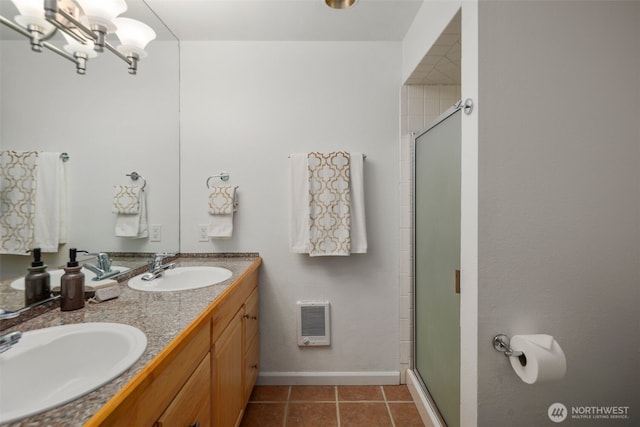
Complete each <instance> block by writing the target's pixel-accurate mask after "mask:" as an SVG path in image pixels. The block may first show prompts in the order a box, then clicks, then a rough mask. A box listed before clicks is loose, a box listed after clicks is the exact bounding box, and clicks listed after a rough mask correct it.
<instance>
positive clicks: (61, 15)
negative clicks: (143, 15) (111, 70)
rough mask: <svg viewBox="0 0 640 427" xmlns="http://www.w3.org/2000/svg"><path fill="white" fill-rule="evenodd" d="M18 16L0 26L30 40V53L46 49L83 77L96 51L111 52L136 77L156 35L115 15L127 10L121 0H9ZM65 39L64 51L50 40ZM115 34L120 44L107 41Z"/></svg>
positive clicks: (3, 21) (141, 25) (133, 21)
mask: <svg viewBox="0 0 640 427" xmlns="http://www.w3.org/2000/svg"><path fill="white" fill-rule="evenodd" d="M11 1H12V2H13V4H14V5H15V6H16V8H17V9H18V12H19V13H20V14H19V15H18V16H16V17H15V22H16V23H15V24H14V23H13V22H12V21H10V20H9V19H7V18H5V17H3V16H0V23H2V24H4V25H6V26H7V27H9V28H11V29H12V30H14V31H16V32H18V33H20V34H22V35H23V36H25V37H27V38H29V39H30V41H31V50H33V51H34V52H41V51H42V48H43V47H45V48H47V49H49V50H51V51H52V52H54V53H57V54H58V55H60V56H62V57H63V58H66V59H68V60H69V61H71V62H73V63H75V64H76V72H77V73H78V74H85V72H86V66H87V60H88V59H89V58H94V57H95V56H97V54H98V52H104V50H105V48H106V50H109V51H111V53H113V54H114V55H116V56H117V57H118V58H120V59H122V60H123V61H124V62H126V63H127V65H128V68H129V74H136V73H137V70H138V61H139V60H140V58H144V57H146V56H147V53H146V52H145V50H144V48H145V47H146V45H147V44H148V43H149V42H150V41H151V40H153V39H155V38H156V33H155V32H154V31H153V29H152V28H151V27H149V26H148V25H146V24H144V23H142V22H140V21H137V20H135V19H130V18H119V17H118V16H119V15H120V14H122V13H124V12H126V11H127V4H126V3H125V1H124V0H11ZM58 30H59V31H60V33H61V34H62V35H63V36H64V38H65V40H66V42H67V44H66V45H65V46H64V50H63V49H60V48H58V47H56V46H55V45H53V44H52V43H50V42H49V41H48V40H50V39H51V38H52V37H53V36H54V35H55V34H56V32H58ZM111 33H116V35H117V37H118V39H119V40H120V43H121V45H119V46H117V47H114V46H113V45H111V43H109V42H108V41H107V40H106V37H107V34H111Z"/></svg>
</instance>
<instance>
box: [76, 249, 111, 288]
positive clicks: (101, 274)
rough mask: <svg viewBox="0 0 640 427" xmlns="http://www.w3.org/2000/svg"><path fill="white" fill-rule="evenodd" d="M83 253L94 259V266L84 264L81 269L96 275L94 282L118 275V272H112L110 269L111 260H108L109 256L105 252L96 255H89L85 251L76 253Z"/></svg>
mask: <svg viewBox="0 0 640 427" xmlns="http://www.w3.org/2000/svg"><path fill="white" fill-rule="evenodd" d="M78 252H84V253H86V254H89V255H93V256H95V257H96V265H93V264H89V263H84V264H82V267H84V268H86V269H87V270H90V271H93V272H94V273H95V274H96V277H94V278H93V280H94V281H98V280H103V279H107V278H109V277H113V276H115V275H116V274H120V270H112V269H111V260H110V259H109V254H107V253H105V252H98V253H90V252H87V251H78Z"/></svg>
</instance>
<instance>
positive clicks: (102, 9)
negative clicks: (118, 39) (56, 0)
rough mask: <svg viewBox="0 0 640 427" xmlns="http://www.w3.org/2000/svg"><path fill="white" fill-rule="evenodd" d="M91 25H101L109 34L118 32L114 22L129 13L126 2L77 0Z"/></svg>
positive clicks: (121, 0) (118, 0)
mask: <svg viewBox="0 0 640 427" xmlns="http://www.w3.org/2000/svg"><path fill="white" fill-rule="evenodd" d="M76 1H77V2H78V4H79V5H80V7H81V8H82V11H83V12H84V14H85V16H86V19H87V20H88V21H89V23H90V24H91V25H101V26H103V27H105V28H106V29H107V31H106V32H107V33H113V32H114V31H115V30H116V26H115V24H114V21H115V19H116V17H117V16H118V15H120V14H121V13H124V12H126V11H127V3H125V1H124V0H76Z"/></svg>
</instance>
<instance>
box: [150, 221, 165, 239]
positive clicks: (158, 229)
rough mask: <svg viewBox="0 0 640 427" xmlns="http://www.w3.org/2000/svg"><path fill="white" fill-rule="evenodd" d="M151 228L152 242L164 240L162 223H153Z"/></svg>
mask: <svg viewBox="0 0 640 427" xmlns="http://www.w3.org/2000/svg"><path fill="white" fill-rule="evenodd" d="M149 228H150V236H149V241H150V242H159V241H160V240H162V225H160V224H151V226H150V227H149Z"/></svg>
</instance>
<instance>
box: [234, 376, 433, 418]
mask: <svg viewBox="0 0 640 427" xmlns="http://www.w3.org/2000/svg"><path fill="white" fill-rule="evenodd" d="M377 426H381V427H382V426H385V427H423V426H424V424H423V423H422V420H421V419H420V415H419V414H418V410H417V409H416V406H415V405H414V403H413V400H412V399H411V394H409V390H408V389H407V387H406V386H404V385H399V386H386V385H385V386H256V387H255V388H254V389H253V393H252V394H251V398H250V399H249V405H248V406H247V409H246V412H245V415H244V418H243V419H242V424H241V427H377Z"/></svg>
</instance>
